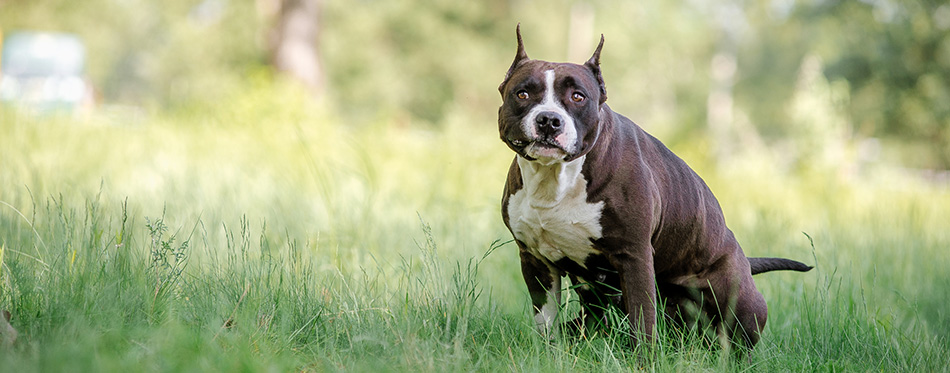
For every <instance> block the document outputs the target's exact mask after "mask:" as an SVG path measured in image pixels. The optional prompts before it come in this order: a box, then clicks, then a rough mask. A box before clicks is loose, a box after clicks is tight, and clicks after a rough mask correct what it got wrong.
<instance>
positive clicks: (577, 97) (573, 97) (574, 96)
mask: <svg viewBox="0 0 950 373" xmlns="http://www.w3.org/2000/svg"><path fill="white" fill-rule="evenodd" d="M585 98H586V97H584V95H582V94H581V93H580V92H574V94H572V95H571V101H574V102H577V103H581V102H583V101H584V99H585Z"/></svg>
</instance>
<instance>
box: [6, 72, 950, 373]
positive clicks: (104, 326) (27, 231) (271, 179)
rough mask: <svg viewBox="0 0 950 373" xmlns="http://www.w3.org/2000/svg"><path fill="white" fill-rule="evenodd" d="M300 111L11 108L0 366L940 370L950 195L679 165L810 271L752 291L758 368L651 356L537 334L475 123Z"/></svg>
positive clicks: (773, 250)
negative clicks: (47, 112) (57, 114)
mask: <svg viewBox="0 0 950 373" xmlns="http://www.w3.org/2000/svg"><path fill="white" fill-rule="evenodd" d="M287 97H290V98H289V99H288V98H287ZM293 97H296V96H293V95H289V96H288V95H279V94H275V92H273V91H270V90H269V89H252V90H249V91H248V92H247V93H243V94H242V95H241V96H238V97H235V98H234V99H233V100H230V101H229V104H228V105H227V107H225V108H221V109H216V110H211V111H208V112H195V113H189V114H177V115H168V114H165V115H155V116H152V117H149V118H146V119H145V120H144V121H142V122H139V123H137V124H124V123H122V122H121V121H116V120H115V119H114V118H110V119H108V120H106V119H104V118H97V117H92V118H86V119H82V120H76V119H62V118H60V119H56V118H45V119H44V118H39V119H37V118H29V117H23V116H18V115H12V114H11V113H9V112H5V113H4V115H3V116H2V117H0V134H2V136H0V160H2V161H0V162H2V167H0V246H2V249H3V251H2V255H0V262H2V267H0V268H2V269H0V308H3V309H7V310H10V312H11V313H12V314H13V319H12V321H11V324H12V325H13V326H14V327H15V328H16V329H17V330H18V331H19V339H18V341H17V342H16V343H15V344H14V345H13V346H12V347H11V348H6V349H2V350H0V371H18V372H30V371H43V372H48V371H127V370H134V371H337V370H351V371H373V370H379V371H551V370H553V371H606V370H609V371H617V370H619V371H623V370H658V371H696V370H708V371H720V370H736V371H742V370H755V371H815V370H825V371H842V370H844V371H869V370H871V371H880V370H883V371H911V370H912V371H946V370H947V366H946V356H947V354H948V350H950V349H948V347H950V346H948V338H950V334H948V332H947V331H948V330H950V316H948V315H947V313H946V310H945V309H946V307H945V306H946V304H948V302H950V275H948V274H947V272H946V271H945V270H944V269H945V268H946V267H947V266H948V265H950V263H948V262H950V258H948V256H947V255H946V247H947V246H948V244H950V229H947V228H948V225H947V224H948V223H947V222H948V221H950V192H948V191H947V189H946V187H945V186H939V185H936V186H935V185H930V184H927V183H924V182H919V181H915V180H913V179H910V178H907V177H903V176H901V175H895V174H893V173H890V172H889V171H886V170H882V171H876V170H875V169H871V171H869V172H866V173H865V174H862V175H859V176H841V175H840V174H836V173H829V172H825V171H812V172H809V171H803V172H789V171H781V170H777V169H776V168H774V167H768V164H767V163H765V161H763V162H762V163H756V162H745V163H739V162H736V163H733V164H730V165H729V167H719V166H713V165H711V164H708V163H706V162H704V161H703V159H705V157H704V155H703V153H702V151H701V150H696V149H702V148H703V147H702V146H681V147H678V148H674V150H675V151H678V152H679V153H680V154H682V155H683V156H684V157H685V158H686V159H687V161H688V162H689V163H691V164H693V165H694V167H696V168H697V169H698V171H699V172H700V174H702V175H703V176H704V178H705V179H706V180H707V182H708V183H709V184H710V185H711V187H712V188H713V190H714V192H716V194H717V196H718V197H719V198H720V201H721V203H722V205H723V206H724V209H725V212H726V215H727V216H726V218H727V220H728V221H729V223H730V227H731V228H732V229H733V230H734V231H735V233H736V235H737V237H739V240H740V242H742V243H743V245H744V247H745V249H746V252H747V253H748V254H749V255H776V256H786V257H792V258H796V259H800V260H803V261H805V262H808V263H816V264H817V270H816V271H813V272H810V273H807V274H801V273H772V274H766V275H760V276H757V277H756V282H757V285H758V287H759V289H760V290H761V291H762V292H763V293H764V294H765V296H766V299H767V301H768V303H769V308H770V318H769V322H768V325H767V327H766V331H765V333H764V336H763V340H762V341H761V342H760V344H759V345H758V346H757V348H756V350H755V351H754V352H753V353H752V355H751V361H750V362H745V361H737V360H734V359H731V358H730V357H729V355H728V354H724V353H722V352H721V351H720V350H719V349H717V348H714V347H710V346H708V345H707V344H706V343H704V342H703V341H702V340H701V338H697V337H696V335H695V333H691V332H683V331H678V330H671V329H667V328H666V327H665V325H664V324H663V323H661V325H660V333H661V334H660V335H661V339H660V342H659V343H657V344H655V345H653V346H630V344H629V342H628V339H627V338H626V335H625V334H624V332H623V331H622V330H611V331H607V332H598V333H594V334H592V335H588V336H585V337H584V338H576V337H568V336H556V337H555V338H554V339H553V340H551V341H548V340H546V339H544V338H542V337H540V336H539V335H537V333H535V331H534V329H533V322H532V319H531V317H530V316H529V311H528V297H527V294H526V291H525V289H524V285H523V283H522V280H521V275H520V265H519V263H518V259H517V253H516V249H515V247H514V246H513V245H512V244H511V243H509V242H508V240H510V235H509V234H508V233H507V231H506V230H505V228H504V226H503V224H502V223H501V219H500V216H499V213H498V208H499V207H498V203H499V200H500V190H501V185H502V183H503V178H504V175H505V171H506V168H507V165H508V163H509V162H510V157H511V155H510V154H509V152H508V151H507V150H506V149H505V148H504V147H503V146H502V145H501V144H500V143H499V142H498V141H497V139H496V135H495V133H494V126H493V125H483V123H492V119H491V118H469V117H466V116H463V115H458V116H450V119H449V120H448V122H447V123H445V125H444V129H442V130H438V131H436V130H417V129H409V128H406V127H404V126H402V125H400V121H399V120H394V119H392V120H391V119H387V118H382V119H380V120H379V121H378V124H370V125H362V126H344V125H339V124H338V122H339V120H338V119H337V118H334V117H333V116H332V115H331V114H326V113H325V112H324V111H320V110H315V111H311V110H309V109H307V108H309V107H308V106H305V105H304V103H303V102H300V101H294V98H293ZM687 145H696V144H687ZM748 159H767V157H748ZM735 180H743V182H741V183H736V182H735ZM803 231H804V232H807V233H808V236H805V235H803V234H802V233H801V232H803ZM809 236H810V237H809ZM812 239H813V244H812V242H811V240H812ZM566 302H567V304H566V306H565V313H570V312H571V310H572V309H575V308H576V304H574V303H573V301H572V300H571V299H570V297H569V296H568V300H567V301H566ZM565 317H569V316H565ZM612 317H613V318H614V320H615V322H617V323H619V321H617V320H622V315H617V314H613V315H612Z"/></svg>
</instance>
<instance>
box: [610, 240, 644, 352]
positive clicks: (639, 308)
mask: <svg viewBox="0 0 950 373" xmlns="http://www.w3.org/2000/svg"><path fill="white" fill-rule="evenodd" d="M644 246H645V247H643V248H636V249H634V248H630V249H625V250H621V251H620V252H619V253H617V254H615V255H611V256H610V258H609V259H610V261H611V262H612V265H613V266H614V267H615V268H617V270H618V272H619V274H620V291H621V298H622V302H621V304H622V307H623V310H624V312H626V313H627V318H628V320H629V321H630V326H631V327H632V328H633V337H634V339H635V340H636V341H637V342H639V341H645V342H647V343H652V342H653V339H654V334H653V329H654V326H655V325H656V277H655V272H654V269H653V247H652V246H651V245H649V244H646V245H644Z"/></svg>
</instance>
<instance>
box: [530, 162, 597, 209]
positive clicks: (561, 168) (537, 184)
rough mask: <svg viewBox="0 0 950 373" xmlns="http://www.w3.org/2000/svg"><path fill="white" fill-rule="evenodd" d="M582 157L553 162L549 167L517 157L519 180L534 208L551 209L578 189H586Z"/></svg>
mask: <svg viewBox="0 0 950 373" xmlns="http://www.w3.org/2000/svg"><path fill="white" fill-rule="evenodd" d="M585 158H586V156H582V157H580V158H577V159H575V160H572V161H569V162H555V163H552V164H550V165H545V164H541V163H539V162H533V161H529V160H527V159H525V158H523V157H520V156H519V157H518V167H519V168H521V180H522V181H523V182H524V189H525V192H526V193H527V195H528V196H529V197H530V198H531V206H532V207H535V208H551V207H554V206H555V205H557V204H558V203H559V202H561V200H563V199H564V198H565V197H567V196H569V195H572V194H573V193H576V192H578V187H580V188H584V187H586V182H585V180H584V177H583V176H582V175H581V169H582V168H583V166H584V159H585Z"/></svg>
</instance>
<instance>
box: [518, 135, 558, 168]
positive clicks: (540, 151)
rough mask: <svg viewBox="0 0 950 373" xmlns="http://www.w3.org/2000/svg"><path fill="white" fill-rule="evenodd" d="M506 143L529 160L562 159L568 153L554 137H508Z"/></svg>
mask: <svg viewBox="0 0 950 373" xmlns="http://www.w3.org/2000/svg"><path fill="white" fill-rule="evenodd" d="M508 144H510V145H511V147H512V148H514V150H515V152H517V153H518V154H520V155H521V156H522V157H524V158H525V159H527V160H529V161H535V160H541V161H544V162H546V163H547V162H554V161H558V160H562V159H564V158H566V157H567V156H568V155H569V152H568V151H567V150H566V149H564V147H563V146H561V144H558V143H557V141H555V140H554V139H548V138H537V139H534V140H524V139H510V140H509V141H508Z"/></svg>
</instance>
